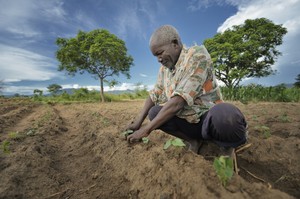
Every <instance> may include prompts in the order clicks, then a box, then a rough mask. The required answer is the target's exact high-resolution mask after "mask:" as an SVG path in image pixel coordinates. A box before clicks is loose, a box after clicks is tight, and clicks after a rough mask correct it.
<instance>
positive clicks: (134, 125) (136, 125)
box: [126, 121, 141, 131]
mask: <svg viewBox="0 0 300 199" xmlns="http://www.w3.org/2000/svg"><path fill="white" fill-rule="evenodd" d="M140 126H141V125H140V124H139V123H138V122H137V121H133V122H131V123H130V124H129V125H128V126H127V128H126V130H133V131H136V130H138V129H139V128H140Z"/></svg>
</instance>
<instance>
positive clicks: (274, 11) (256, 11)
mask: <svg viewBox="0 0 300 199" xmlns="http://www.w3.org/2000/svg"><path fill="white" fill-rule="evenodd" d="M235 4H236V5H237V7H238V12H237V13H236V14H235V15H233V16H231V17H229V18H228V19H227V20H226V21H225V22H224V23H223V24H222V25H221V26H220V27H219V28H218V32H223V31H224V30H226V29H227V28H229V27H231V26H233V25H239V24H242V23H243V22H244V21H245V20H246V19H255V18H261V17H265V18H268V19H270V20H272V21H273V22H274V23H276V24H277V23H278V24H283V25H284V26H285V27H286V28H287V29H288V31H289V33H295V32H297V31H299V29H300V22H299V20H300V16H299V14H298V13H299V10H300V1H299V0H285V1H282V0H252V1H251V0H249V1H248V2H247V3H246V2H245V1H241V2H239V1H237V2H236V3H235Z"/></svg>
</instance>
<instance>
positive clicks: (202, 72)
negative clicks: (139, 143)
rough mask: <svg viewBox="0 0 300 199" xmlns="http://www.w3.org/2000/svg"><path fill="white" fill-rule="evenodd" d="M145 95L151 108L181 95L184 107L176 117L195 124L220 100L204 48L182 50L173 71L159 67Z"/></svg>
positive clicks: (217, 87) (194, 47) (220, 96)
mask: <svg viewBox="0 0 300 199" xmlns="http://www.w3.org/2000/svg"><path fill="white" fill-rule="evenodd" d="M149 94H150V97H151V99H152V101H153V102H154V103H155V105H163V104H164V103H166V102H167V101H168V100H169V99H170V98H172V97H174V96H181V97H182V98H183V99H185V101H186V102H187V104H186V105H185V106H184V108H183V109H182V110H180V111H179V112H178V113H177V114H176V116H178V117H180V118H183V119H186V120H187V121H188V122H190V123H197V122H199V121H200V116H201V115H202V114H203V113H205V112H206V111H207V110H209V108H211V107H212V106H213V105H214V104H216V103H219V102H222V101H223V100H222V95H221V92H220V88H219V86H218V84H217V81H216V77H215V75H214V71H213V65H212V61H211V58H210V55H209V53H208V52H207V50H206V48H205V47H204V46H193V47H190V48H185V47H183V48H182V51H181V53H180V56H179V58H178V61H177V63H176V65H175V68H174V69H173V70H170V69H168V68H167V67H164V66H161V67H160V69H159V73H158V78H157V82H156V84H155V86H154V88H153V89H152V90H151V91H150V92H149Z"/></svg>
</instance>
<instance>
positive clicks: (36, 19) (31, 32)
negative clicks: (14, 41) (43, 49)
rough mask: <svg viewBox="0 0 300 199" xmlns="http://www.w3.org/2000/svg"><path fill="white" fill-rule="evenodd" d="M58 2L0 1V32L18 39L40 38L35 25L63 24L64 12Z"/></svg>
mask: <svg viewBox="0 0 300 199" xmlns="http://www.w3.org/2000/svg"><path fill="white" fill-rule="evenodd" d="M62 6H63V3H61V2H60V1H59V0H54V1H39V0H26V1H24V0H14V1H1V7H0V28H1V31H7V32H10V33H13V34H14V35H16V36H19V37H29V38H30V37H37V36H42V32H41V31H40V30H39V29H37V27H36V24H37V23H63V22H65V16H66V12H65V11H64V9H63V8H62Z"/></svg>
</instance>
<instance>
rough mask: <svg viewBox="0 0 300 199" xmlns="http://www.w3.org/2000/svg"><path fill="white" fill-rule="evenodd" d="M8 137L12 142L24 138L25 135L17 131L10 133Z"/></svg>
mask: <svg viewBox="0 0 300 199" xmlns="http://www.w3.org/2000/svg"><path fill="white" fill-rule="evenodd" d="M8 137H9V138H10V139H12V140H19V139H21V138H22V137H23V135H22V134H20V133H19V131H16V132H9V133H8Z"/></svg>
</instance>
